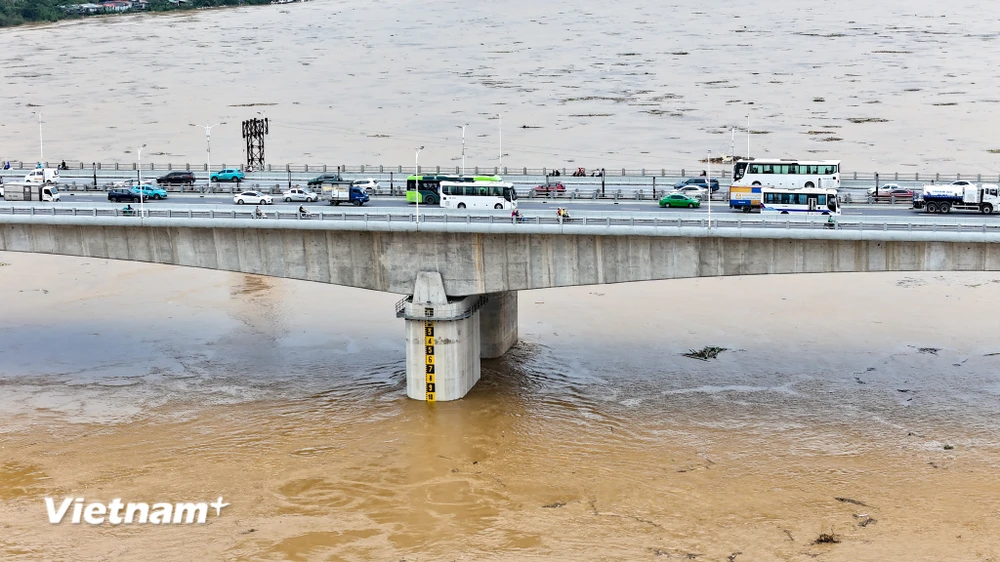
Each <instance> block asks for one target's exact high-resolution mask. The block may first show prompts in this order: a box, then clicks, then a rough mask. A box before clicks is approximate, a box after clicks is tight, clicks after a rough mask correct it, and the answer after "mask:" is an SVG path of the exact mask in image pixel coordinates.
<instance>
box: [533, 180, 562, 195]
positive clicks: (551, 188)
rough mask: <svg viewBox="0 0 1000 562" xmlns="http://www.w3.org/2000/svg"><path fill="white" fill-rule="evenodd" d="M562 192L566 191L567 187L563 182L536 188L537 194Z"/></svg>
mask: <svg viewBox="0 0 1000 562" xmlns="http://www.w3.org/2000/svg"><path fill="white" fill-rule="evenodd" d="M562 191H566V186H564V185H563V184H562V182H559V183H549V184H545V185H536V186H535V193H559V192H562Z"/></svg>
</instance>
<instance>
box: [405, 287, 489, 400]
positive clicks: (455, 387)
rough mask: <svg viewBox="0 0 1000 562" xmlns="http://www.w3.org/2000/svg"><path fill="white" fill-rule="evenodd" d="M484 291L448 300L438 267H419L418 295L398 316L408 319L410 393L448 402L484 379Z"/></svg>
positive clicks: (423, 397) (416, 294) (419, 397)
mask: <svg viewBox="0 0 1000 562" xmlns="http://www.w3.org/2000/svg"><path fill="white" fill-rule="evenodd" d="M486 300H487V299H486V297H485V296H483V295H473V296H470V297H460V298H452V299H449V298H448V296H447V294H445V291H444V283H443V281H442V280H441V274H440V273H438V272H420V273H418V274H417V281H416V283H415V285H414V288H413V297H412V298H407V299H404V300H402V301H401V302H400V303H399V305H397V308H396V315H397V316H399V317H401V318H404V319H405V321H406V327H405V331H406V395H407V396H409V397H410V398H413V399H414V400H426V401H428V402H433V401H446V400H458V399H459V398H462V397H463V396H465V395H466V394H467V393H468V392H469V390H471V389H472V387H473V386H475V385H476V383H477V382H479V375H480V368H479V356H480V337H481V336H480V328H479V314H478V313H479V309H480V307H482V306H483V304H484V303H485V302H486Z"/></svg>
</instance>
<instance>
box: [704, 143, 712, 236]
mask: <svg viewBox="0 0 1000 562" xmlns="http://www.w3.org/2000/svg"><path fill="white" fill-rule="evenodd" d="M707 173H708V177H707V178H705V183H707V184H708V231H709V232H710V233H711V232H712V151H711V150H709V151H708V172H707Z"/></svg>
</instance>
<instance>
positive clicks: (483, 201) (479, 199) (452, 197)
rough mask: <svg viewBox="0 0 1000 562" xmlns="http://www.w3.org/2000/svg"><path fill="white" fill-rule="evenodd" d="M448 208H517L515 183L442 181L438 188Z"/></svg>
mask: <svg viewBox="0 0 1000 562" xmlns="http://www.w3.org/2000/svg"><path fill="white" fill-rule="evenodd" d="M438 190H439V193H438V195H439V196H440V198H441V206H442V207H444V208H446V209H507V210H511V209H516V208H517V191H515V190H514V184H512V183H504V182H498V181H474V182H468V181H442V182H441V185H440V187H439V188H438Z"/></svg>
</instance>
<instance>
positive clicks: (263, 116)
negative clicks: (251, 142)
mask: <svg viewBox="0 0 1000 562" xmlns="http://www.w3.org/2000/svg"><path fill="white" fill-rule="evenodd" d="M257 115H260V118H261V119H263V120H264V121H265V122H266V121H267V110H266V109H264V110H261V111H258V112H257ZM265 170H267V164H264V151H263V150H262V151H261V152H260V171H262V172H263V171H265Z"/></svg>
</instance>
